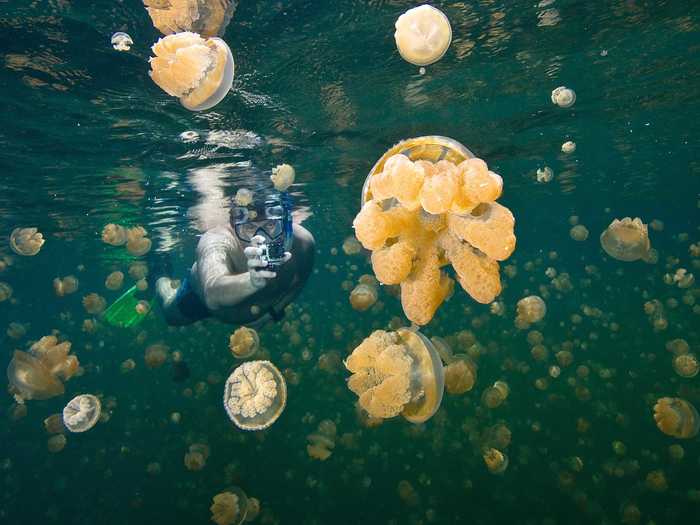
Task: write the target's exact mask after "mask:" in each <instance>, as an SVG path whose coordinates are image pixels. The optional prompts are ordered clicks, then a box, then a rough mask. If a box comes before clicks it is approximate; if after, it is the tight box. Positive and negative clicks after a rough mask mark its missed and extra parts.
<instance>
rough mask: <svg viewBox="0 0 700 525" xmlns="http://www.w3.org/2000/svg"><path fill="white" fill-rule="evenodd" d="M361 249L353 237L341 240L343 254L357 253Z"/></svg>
mask: <svg viewBox="0 0 700 525" xmlns="http://www.w3.org/2000/svg"><path fill="white" fill-rule="evenodd" d="M361 251H362V245H361V244H360V243H359V242H358V240H357V239H355V237H347V238H346V239H345V240H344V241H343V253H345V255H357V254H358V253H360V252H361Z"/></svg>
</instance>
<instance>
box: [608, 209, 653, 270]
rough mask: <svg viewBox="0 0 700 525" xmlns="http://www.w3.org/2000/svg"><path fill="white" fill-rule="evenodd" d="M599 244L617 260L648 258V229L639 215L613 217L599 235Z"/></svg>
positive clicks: (649, 248)
mask: <svg viewBox="0 0 700 525" xmlns="http://www.w3.org/2000/svg"><path fill="white" fill-rule="evenodd" d="M600 245H601V246H602V247H603V250H605V253H607V254H608V255H609V256H610V257H612V258H613V259H617V260H618V261H625V262H631V261H637V260H639V259H642V260H648V259H649V257H650V250H651V243H650V242H649V231H648V229H647V225H646V224H644V223H643V222H642V220H641V219H640V218H639V217H637V218H635V219H631V218H629V217H625V218H624V219H622V220H618V219H614V220H613V221H612V222H611V223H610V225H609V226H608V227H607V228H606V229H605V231H603V233H602V234H601V235H600Z"/></svg>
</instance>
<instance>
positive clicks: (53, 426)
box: [44, 414, 66, 434]
mask: <svg viewBox="0 0 700 525" xmlns="http://www.w3.org/2000/svg"><path fill="white" fill-rule="evenodd" d="M44 428H45V429H46V433H47V434H61V433H63V431H64V430H65V429H66V427H65V426H63V416H62V415H61V414H51V415H50V416H49V417H47V418H46V419H44Z"/></svg>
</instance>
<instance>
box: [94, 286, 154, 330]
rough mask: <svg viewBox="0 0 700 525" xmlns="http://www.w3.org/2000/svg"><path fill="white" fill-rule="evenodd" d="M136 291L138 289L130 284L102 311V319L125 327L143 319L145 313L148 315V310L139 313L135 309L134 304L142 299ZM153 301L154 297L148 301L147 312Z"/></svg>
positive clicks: (113, 324)
mask: <svg viewBox="0 0 700 525" xmlns="http://www.w3.org/2000/svg"><path fill="white" fill-rule="evenodd" d="M137 293H138V290H137V289H136V286H132V287H131V288H129V289H128V290H127V291H126V292H124V293H123V294H122V296H121V297H120V298H119V299H117V300H116V301H114V303H112V305H111V306H110V307H109V308H107V310H106V311H105V313H104V319H105V320H106V321H107V323H109V324H110V325H112V326H118V327H120V328H127V327H129V326H135V325H137V324H139V323H140V322H141V321H143V320H144V318H145V317H146V315H148V312H146V313H145V314H140V313H138V312H137V311H136V305H137V304H138V303H139V302H141V301H142V300H143V299H140V298H139V297H138V296H137ZM154 301H155V299H154V298H151V299H150V301H148V304H149V309H148V311H149V312H150V311H151V308H153V303H154Z"/></svg>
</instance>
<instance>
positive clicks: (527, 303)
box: [515, 295, 547, 329]
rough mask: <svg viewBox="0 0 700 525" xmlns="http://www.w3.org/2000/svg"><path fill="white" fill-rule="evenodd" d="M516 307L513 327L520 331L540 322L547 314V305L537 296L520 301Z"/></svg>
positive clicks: (530, 296)
mask: <svg viewBox="0 0 700 525" xmlns="http://www.w3.org/2000/svg"><path fill="white" fill-rule="evenodd" d="M516 307H517V316H516V318H515V326H517V327H518V328H521V329H522V328H528V327H529V326H530V324H532V323H537V322H539V321H541V320H542V319H544V316H545V315H546V314H547V305H546V304H545V302H544V301H543V300H542V298H541V297H540V296H538V295H529V296H527V297H524V298H522V299H520V300H519V301H518V304H517V306H516Z"/></svg>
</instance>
